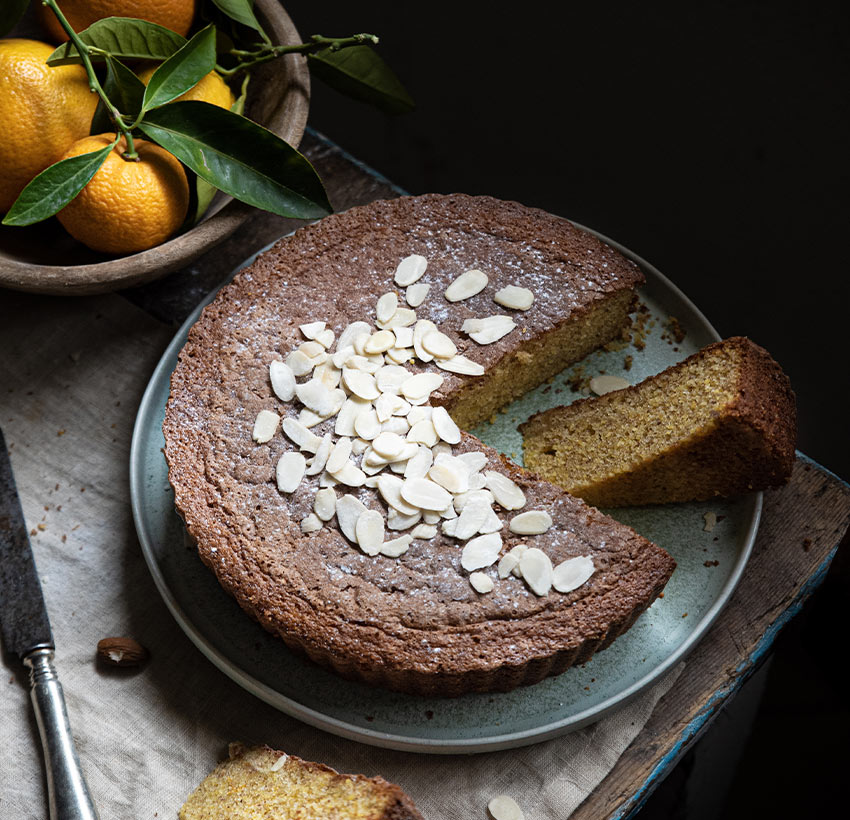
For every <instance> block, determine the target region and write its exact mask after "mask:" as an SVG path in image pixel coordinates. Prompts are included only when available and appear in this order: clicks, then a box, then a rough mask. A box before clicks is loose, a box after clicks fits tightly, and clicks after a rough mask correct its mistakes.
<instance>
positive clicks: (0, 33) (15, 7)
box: [0, 0, 30, 37]
mask: <svg viewBox="0 0 850 820" xmlns="http://www.w3.org/2000/svg"><path fill="white" fill-rule="evenodd" d="M29 4H30V0H3V2H2V4H0V37H5V36H6V35H7V34H8V33H9V32H10V31H11V30H12V29H13V28H14V27H15V26H16V25H17V24H18V21H19V20H20V19H21V17H23V16H24V12H25V11H26V10H27V6H28V5H29Z"/></svg>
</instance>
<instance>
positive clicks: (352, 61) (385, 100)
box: [307, 45, 414, 114]
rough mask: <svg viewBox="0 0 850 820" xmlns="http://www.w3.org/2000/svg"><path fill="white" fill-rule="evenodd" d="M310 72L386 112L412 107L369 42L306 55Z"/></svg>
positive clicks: (405, 94) (394, 76) (393, 75)
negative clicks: (368, 44)
mask: <svg viewBox="0 0 850 820" xmlns="http://www.w3.org/2000/svg"><path fill="white" fill-rule="evenodd" d="M307 61H308V65H309V66H310V70H311V71H312V73H313V74H315V75H316V76H317V77H318V78H319V79H321V80H324V82H326V83H327V84H328V85H329V86H331V87H332V88H335V89H336V90H337V91H340V92H342V93H343V94H346V95H348V96H349V97H353V98H354V99H355V100H360V101H361V102H367V103H371V104H372V105H375V106H377V107H378V108H380V109H381V110H382V111H387V112H388V113H390V114H403V113H405V112H407V111H411V110H413V107H414V103H413V100H412V99H411V97H410V95H409V94H408V93H407V91H406V90H405V88H404V86H403V85H402V84H401V81H400V80H399V79H398V77H396V75H395V74H394V73H393V71H392V69H391V68H390V67H389V66H388V65H387V64H386V63H385V62H384V61H383V59H381V57H380V56H379V55H378V54H377V52H375V51H374V50H373V49H372V48H371V47H370V46H367V45H362V46H351V47H349V48H341V49H339V51H331V50H330V49H329V48H326V49H323V50H322V51H317V52H316V53H315V54H308V55H307Z"/></svg>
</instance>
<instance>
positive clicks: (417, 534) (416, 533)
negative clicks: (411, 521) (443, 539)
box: [410, 524, 437, 541]
mask: <svg viewBox="0 0 850 820" xmlns="http://www.w3.org/2000/svg"><path fill="white" fill-rule="evenodd" d="M410 534H411V536H413V538H418V539H420V540H422V541H430V540H431V539H432V538H434V537H435V536H436V535H437V528H436V526H434V524H417V525H416V526H415V527H414V528H413V531H412V532H411V533H410Z"/></svg>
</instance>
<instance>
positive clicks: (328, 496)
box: [313, 487, 336, 521]
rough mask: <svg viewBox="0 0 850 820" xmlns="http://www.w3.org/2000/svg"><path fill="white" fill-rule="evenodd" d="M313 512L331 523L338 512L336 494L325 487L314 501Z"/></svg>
mask: <svg viewBox="0 0 850 820" xmlns="http://www.w3.org/2000/svg"><path fill="white" fill-rule="evenodd" d="M313 512H314V513H316V515H317V516H318V517H319V518H320V519H321V520H322V521H330V520H331V519H332V518H333V517H334V513H335V512H336V493H335V492H334V491H333V490H332V489H331V488H330V487H325V488H324V489H323V490H319V492H317V493H316V498H315V499H314V501H313Z"/></svg>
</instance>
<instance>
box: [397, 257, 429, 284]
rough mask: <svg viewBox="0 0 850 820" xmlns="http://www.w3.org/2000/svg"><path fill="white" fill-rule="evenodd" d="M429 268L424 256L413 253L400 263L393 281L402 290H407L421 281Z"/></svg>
mask: <svg viewBox="0 0 850 820" xmlns="http://www.w3.org/2000/svg"><path fill="white" fill-rule="evenodd" d="M427 267H428V260H427V259H426V258H425V257H424V256H420V255H419V254H418V253H412V254H411V255H410V256H405V257H404V259H402V260H401V262H399V263H398V267H397V268H396V271H395V276H394V277H393V281H394V282H395V283H396V284H397V285H398V286H399V287H400V288H406V287H407V286H408V285H412V284H413V283H414V282H415V281H417V280H418V279H420V278H421V277H422V274H424V273H425V268H427Z"/></svg>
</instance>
